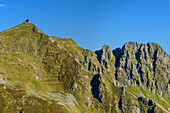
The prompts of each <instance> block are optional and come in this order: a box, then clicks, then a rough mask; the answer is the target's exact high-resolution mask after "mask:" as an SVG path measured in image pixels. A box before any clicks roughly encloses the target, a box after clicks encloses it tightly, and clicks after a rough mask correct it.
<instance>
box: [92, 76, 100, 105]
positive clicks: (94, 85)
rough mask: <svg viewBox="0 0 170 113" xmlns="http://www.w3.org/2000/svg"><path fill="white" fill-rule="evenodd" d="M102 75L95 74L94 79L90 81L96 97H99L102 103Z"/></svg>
mask: <svg viewBox="0 0 170 113" xmlns="http://www.w3.org/2000/svg"><path fill="white" fill-rule="evenodd" d="M100 78H101V76H100V75H99V74H97V75H94V77H93V79H92V80H91V82H90V85H91V86H92V89H91V90H92V95H93V96H94V98H97V99H98V100H99V102H100V103H102V100H101V97H100V90H99V85H100V84H101V82H100V80H99V79H100Z"/></svg>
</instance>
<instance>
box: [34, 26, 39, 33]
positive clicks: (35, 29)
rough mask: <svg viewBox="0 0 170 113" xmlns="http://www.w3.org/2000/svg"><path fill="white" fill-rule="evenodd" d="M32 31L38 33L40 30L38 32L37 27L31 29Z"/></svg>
mask: <svg viewBox="0 0 170 113" xmlns="http://www.w3.org/2000/svg"><path fill="white" fill-rule="evenodd" d="M32 31H33V32H36V33H39V32H40V30H39V29H38V28H37V27H33V29H32Z"/></svg>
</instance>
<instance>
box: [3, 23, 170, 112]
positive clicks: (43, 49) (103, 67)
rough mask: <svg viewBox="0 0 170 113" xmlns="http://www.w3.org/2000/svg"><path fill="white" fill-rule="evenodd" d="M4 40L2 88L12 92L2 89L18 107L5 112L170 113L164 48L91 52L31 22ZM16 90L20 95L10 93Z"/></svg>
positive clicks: (169, 64) (130, 45) (132, 46)
mask: <svg viewBox="0 0 170 113" xmlns="http://www.w3.org/2000/svg"><path fill="white" fill-rule="evenodd" d="M0 39H1V40H0V53H1V54H0V56H1V58H2V59H1V63H0V67H2V69H1V68H0V76H1V84H2V86H3V87H7V89H8V90H6V89H5V88H3V87H1V89H2V90H3V92H6V93H3V94H4V95H6V96H7V97H10V98H11V99H9V101H11V102H12V103H13V105H15V106H17V108H14V107H8V108H9V109H6V108H3V106H2V111H4V112H5V111H6V112H7V111H8V110H12V111H14V112H18V111H23V112H112V113H113V112H114V113H117V112H118V113H119V112H120V113H121V112H123V113H124V112H134V113H135V112H136V113H140V112H141V113H145V112H147V113H152V112H158V113H159V112H165V113H166V112H167V113H168V112H169V111H170V103H169V102H170V97H169V94H170V57H169V55H168V54H167V53H166V52H165V51H164V50H163V49H162V47H161V46H160V45H159V44H156V43H147V44H141V43H138V42H127V43H125V44H124V46H123V47H122V48H116V49H113V50H111V49H110V47H109V46H107V45H104V46H103V47H102V49H101V50H97V51H90V50H88V49H83V48H81V47H79V46H78V44H77V43H76V42H75V41H73V40H72V39H71V38H59V37H54V36H48V35H47V34H45V33H44V32H43V31H41V30H39V28H38V27H37V26H36V25H34V24H32V23H27V22H25V23H22V24H19V25H17V26H15V27H13V28H11V29H8V30H5V31H2V32H0ZM27 83H28V84H27ZM12 89H13V92H15V93H16V95H20V97H16V95H14V94H15V93H14V94H12V93H11V95H10V96H9V95H7V94H8V93H9V92H10V91H11V90H12ZM20 90H21V92H18V91H20ZM4 95H1V96H0V97H1V98H4ZM16 100H18V102H19V103H20V104H18V103H16V102H15V101H16ZM23 100H26V101H25V102H24V101H23ZM41 101H43V104H44V105H43V104H40V102H41ZM32 102H36V103H37V105H39V107H36V109H35V106H36V105H35V104H29V103H32ZM0 104H2V105H6V106H10V105H9V104H8V100H6V101H5V102H4V103H1V102H0ZM28 105H29V106H28ZM45 106H47V107H45ZM33 108H34V109H33ZM56 108H57V109H56Z"/></svg>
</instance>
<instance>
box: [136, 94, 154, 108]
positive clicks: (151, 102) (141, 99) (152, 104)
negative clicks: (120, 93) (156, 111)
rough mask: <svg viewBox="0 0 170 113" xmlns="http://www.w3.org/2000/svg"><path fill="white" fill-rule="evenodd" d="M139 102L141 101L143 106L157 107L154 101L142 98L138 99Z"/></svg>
mask: <svg viewBox="0 0 170 113" xmlns="http://www.w3.org/2000/svg"><path fill="white" fill-rule="evenodd" d="M138 101H141V102H142V103H143V104H145V105H148V106H155V105H156V104H155V102H154V101H153V100H150V99H148V98H144V97H142V96H140V97H138Z"/></svg>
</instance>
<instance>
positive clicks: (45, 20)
mask: <svg viewBox="0 0 170 113" xmlns="http://www.w3.org/2000/svg"><path fill="white" fill-rule="evenodd" d="M0 15H1V18H0V31H2V30H5V29H7V28H10V27H12V26H15V25H17V24H20V23H22V22H24V20H25V19H27V18H29V19H30V21H31V22H32V23H33V24H36V25H37V26H38V27H39V28H40V29H41V30H43V31H44V32H45V33H47V34H48V35H54V36H59V37H63V38H68V37H71V38H73V40H75V41H76V42H77V43H78V45H79V46H81V47H83V48H87V49H90V50H93V51H95V50H98V49H100V48H102V46H103V45H104V44H107V45H109V46H110V48H111V49H114V48H117V47H122V46H123V44H124V43H126V42H129V41H136V42H140V43H147V42H156V43H158V44H160V45H161V46H162V47H163V49H164V50H165V51H166V52H167V53H168V54H170V1H169V0H0Z"/></svg>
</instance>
